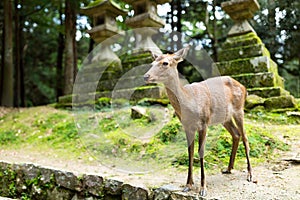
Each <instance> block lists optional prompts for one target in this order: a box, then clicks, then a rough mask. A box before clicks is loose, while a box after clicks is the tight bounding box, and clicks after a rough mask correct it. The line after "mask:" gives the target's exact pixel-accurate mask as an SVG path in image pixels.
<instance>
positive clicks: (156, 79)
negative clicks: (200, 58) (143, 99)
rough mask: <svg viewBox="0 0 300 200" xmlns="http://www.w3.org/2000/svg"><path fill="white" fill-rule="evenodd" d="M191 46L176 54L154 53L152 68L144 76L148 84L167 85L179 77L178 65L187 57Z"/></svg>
mask: <svg viewBox="0 0 300 200" xmlns="http://www.w3.org/2000/svg"><path fill="white" fill-rule="evenodd" d="M188 50H189V46H187V47H185V48H183V49H180V50H179V51H177V52H175V53H174V54H162V55H156V54H154V53H152V57H153V58H154V61H153V62H152V63H151V68H150V69H149V71H148V72H147V73H146V74H145V75H144V80H145V82H146V83H167V82H168V81H169V80H170V79H174V78H177V77H178V71H177V65H178V63H179V62H181V61H183V60H184V58H185V56H186V55H187V53H188Z"/></svg>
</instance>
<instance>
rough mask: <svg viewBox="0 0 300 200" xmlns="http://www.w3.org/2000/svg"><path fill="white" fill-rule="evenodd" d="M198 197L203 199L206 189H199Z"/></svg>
mask: <svg viewBox="0 0 300 200" xmlns="http://www.w3.org/2000/svg"><path fill="white" fill-rule="evenodd" d="M199 195H200V196H201V197H205V196H206V195H207V191H206V189H205V188H201V189H200V192H199Z"/></svg>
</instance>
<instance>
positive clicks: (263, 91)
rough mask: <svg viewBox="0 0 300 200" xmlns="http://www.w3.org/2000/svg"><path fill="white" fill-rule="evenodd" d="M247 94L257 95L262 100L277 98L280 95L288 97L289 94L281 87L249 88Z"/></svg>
mask: <svg viewBox="0 0 300 200" xmlns="http://www.w3.org/2000/svg"><path fill="white" fill-rule="evenodd" d="M247 92H248V94H250V95H257V96H260V97H263V98H269V97H277V96H282V95H288V94H289V92H288V91H286V90H284V89H283V88H281V87H264V88H249V89H247Z"/></svg>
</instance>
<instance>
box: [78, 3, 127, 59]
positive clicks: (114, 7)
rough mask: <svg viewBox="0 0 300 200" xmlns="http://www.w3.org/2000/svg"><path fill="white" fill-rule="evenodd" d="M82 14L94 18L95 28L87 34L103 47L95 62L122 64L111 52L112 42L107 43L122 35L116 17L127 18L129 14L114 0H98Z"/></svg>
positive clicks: (82, 10) (83, 10) (84, 9)
mask: <svg viewBox="0 0 300 200" xmlns="http://www.w3.org/2000/svg"><path fill="white" fill-rule="evenodd" d="M81 13H82V14H85V15H87V16H89V17H91V18H92V20H93V27H92V29H91V30H88V31H87V32H88V33H89V34H90V36H91V37H92V38H93V40H94V41H95V42H96V43H97V44H99V43H101V44H102V45H103V46H102V48H101V52H99V54H97V55H95V57H94V58H93V60H101V61H103V60H108V61H114V62H115V61H117V62H118V63H121V61H120V59H119V58H118V56H117V55H116V54H115V53H114V52H113V51H112V50H111V48H110V45H111V42H112V41H106V39H107V38H110V37H112V36H114V35H116V34H122V31H120V30H119V29H118V27H117V24H116V17H117V16H119V15H122V16H125V15H127V12H126V11H124V10H122V9H121V8H120V6H119V5H118V4H117V3H116V2H114V1H113V0H97V1H95V2H93V3H91V4H90V5H89V6H87V7H85V8H82V9H81Z"/></svg>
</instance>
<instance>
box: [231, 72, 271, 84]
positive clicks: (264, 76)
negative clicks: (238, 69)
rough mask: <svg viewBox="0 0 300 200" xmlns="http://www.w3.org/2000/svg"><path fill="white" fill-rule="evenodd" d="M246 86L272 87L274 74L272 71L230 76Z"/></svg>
mask: <svg viewBox="0 0 300 200" xmlns="http://www.w3.org/2000/svg"><path fill="white" fill-rule="evenodd" d="M232 77H233V78H234V79H236V80H237V81H239V82H240V83H242V84H243V85H244V86H246V87H247V88H257V87H274V86H276V85H275V77H276V75H275V74H273V73H269V72H266V73H256V74H254V73H252V74H240V75H234V76H232Z"/></svg>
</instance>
